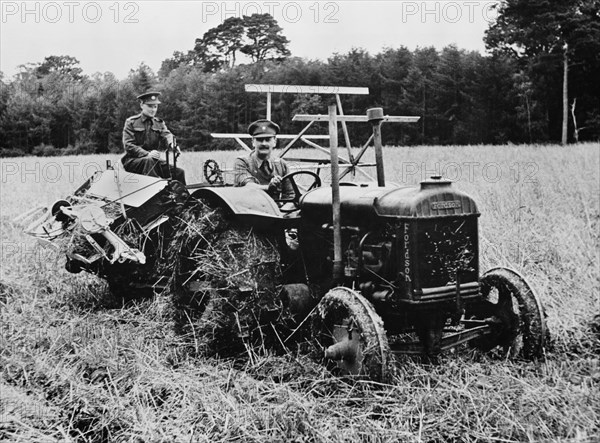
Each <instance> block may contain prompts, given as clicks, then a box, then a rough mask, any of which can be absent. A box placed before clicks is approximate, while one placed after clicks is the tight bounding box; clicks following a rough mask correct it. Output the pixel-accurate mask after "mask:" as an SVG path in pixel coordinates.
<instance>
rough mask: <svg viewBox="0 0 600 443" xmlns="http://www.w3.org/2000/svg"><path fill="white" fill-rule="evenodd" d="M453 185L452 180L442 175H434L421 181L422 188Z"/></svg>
mask: <svg viewBox="0 0 600 443" xmlns="http://www.w3.org/2000/svg"><path fill="white" fill-rule="evenodd" d="M451 185H452V181H450V180H448V179H445V178H444V177H442V176H441V175H432V176H431V177H429V178H428V179H427V180H423V181H422V182H421V189H432V188H442V187H450V186H451Z"/></svg>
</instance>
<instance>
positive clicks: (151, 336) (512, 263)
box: [0, 144, 600, 442]
mask: <svg viewBox="0 0 600 443" xmlns="http://www.w3.org/2000/svg"><path fill="white" fill-rule="evenodd" d="M309 153H310V154H312V155H315V156H316V154H315V151H314V150H310V151H308V150H307V151H295V152H294V153H293V156H294V157H302V156H306V155H308V154H309ZM237 154H239V152H215V153H184V154H183V155H182V157H181V160H180V165H181V166H182V167H184V168H185V169H186V171H187V176H188V182H199V181H202V164H203V162H204V161H205V160H206V159H208V158H213V159H215V160H217V162H219V163H220V164H221V165H222V167H223V168H226V167H227V165H231V164H232V160H233V159H234V158H235V156H236V155H237ZM384 157H385V165H386V167H385V172H386V178H387V179H388V180H390V181H394V182H396V183H398V184H400V185H411V184H415V183H418V182H419V181H420V180H422V179H424V178H426V177H427V176H428V175H432V174H437V173H442V174H443V175H445V176H447V177H448V178H450V179H453V180H455V184H454V186H456V187H458V188H459V189H461V190H463V191H465V192H467V193H468V194H470V195H472V196H473V197H474V199H475V200H476V201H477V202H478V205H479V210H480V212H481V213H482V215H481V217H480V255H481V263H480V268H481V269H482V270H486V269H488V268H490V267H492V266H508V267H511V268H514V269H516V270H518V271H520V272H522V273H523V274H524V275H525V276H526V277H527V278H528V280H529V282H530V284H531V285H532V286H533V287H534V289H535V290H536V291H537V293H538V294H539V295H540V297H541V299H542V302H543V304H544V306H545V308H546V311H547V314H548V318H547V322H548V326H549V328H550V330H551V333H552V344H551V346H550V347H549V349H547V351H546V355H545V358H543V359H542V360H540V361H537V362H521V361H506V360H499V359H496V358H492V357H489V356H487V355H482V354H479V353H474V352H472V351H467V350H465V351H462V352H455V353H450V354H447V355H446V356H444V358H443V359H442V361H441V363H440V364H439V365H425V364H422V363H420V362H418V361H416V360H410V359H406V360H403V361H402V362H400V363H399V365H398V371H397V374H396V375H395V376H394V380H393V381H392V383H390V384H389V385H381V384H375V383H369V382H364V381H363V382H355V383H350V382H348V381H345V380H341V379H337V378H335V377H333V376H331V375H330V374H329V373H328V372H326V371H325V370H324V369H323V368H321V367H319V366H316V365H314V364H313V363H312V362H311V361H309V360H308V359H306V358H305V357H303V356H301V355H283V356H269V355H266V356H265V355H258V354H254V353H251V354H250V355H246V356H243V357H244V358H242V359H238V360H237V361H235V362H234V361H231V360H217V359H214V358H207V357H206V356H204V355H202V354H201V353H198V352H195V350H196V349H197V346H196V345H195V343H194V341H193V340H190V339H189V338H185V337H182V336H179V335H177V334H176V332H175V331H174V328H173V324H172V321H171V320H170V317H169V315H168V308H167V307H166V305H167V304H168V296H167V295H164V294H163V295H161V296H157V297H155V298H154V299H152V300H145V301H141V302H138V303H136V304H133V305H128V306H124V307H121V308H108V307H106V306H105V305H104V304H103V303H102V300H103V296H104V294H105V291H106V290H107V288H106V285H105V284H104V283H103V282H102V281H100V280H98V279H96V278H94V277H92V276H88V275H82V274H78V275H73V274H69V273H68V272H67V271H65V270H64V258H63V257H61V256H60V254H57V253H55V252H53V251H52V250H48V249H43V248H41V247H39V246H37V245H36V244H35V241H34V240H33V239H30V238H28V237H26V236H25V235H24V234H22V233H21V231H20V229H19V228H18V227H17V226H15V224H14V223H12V219H13V218H14V217H15V216H17V215H19V214H20V213H22V212H24V211H26V210H28V209H30V208H32V207H33V206H34V205H36V204H51V203H53V202H54V201H56V200H57V199H59V198H61V197H64V196H65V195H67V194H69V193H70V192H71V191H73V190H74V189H75V188H76V187H78V186H79V185H80V184H81V183H82V182H83V181H84V178H87V177H88V176H89V175H90V174H91V173H92V172H93V171H94V170H96V169H99V168H103V167H104V164H105V160H106V159H111V160H112V161H113V162H114V161H118V158H119V156H115V155H107V156H85V157H60V158H56V157H54V158H47V159H45V158H14V159H3V160H2V161H1V162H0V167H1V177H0V180H1V182H0V186H1V188H0V201H1V209H2V211H1V218H0V221H1V274H0V277H1V281H2V285H1V286H0V310H1V311H0V315H1V321H0V328H1V331H2V332H1V336H0V440H7V441H23V442H30V441H36V442H37V441H48V442H51V441H135V442H141V441H148V442H157V441H165V442H170V441H178V442H179V441H193V442H196V441H198V442H203V441H206V442H213V441H257V442H258V441H261V442H262V441H282V442H283V441H286V442H287V441H298V442H301V441H324V442H325V441H327V442H342V441H440V442H442V441H502V442H522V441H540V442H541V441H544V442H546V441H573V442H588V441H589V442H592V441H599V440H600V319H599V318H598V317H597V316H598V315H599V314H600V271H599V250H600V204H599V203H600V202H599V199H600V197H599V196H600V172H599V171H600V146H599V145H598V144H580V145H576V146H569V147H566V148H563V147H560V146H542V145H530V146H454V147H441V146H440V147H414V148H407V147H387V148H386V149H385V150H384ZM366 160H367V161H369V159H368V158H367V159H366ZM372 172H373V173H374V171H372ZM226 178H227V175H226ZM357 179H360V177H359V176H357ZM196 340H201V337H200V338H198V337H196Z"/></svg>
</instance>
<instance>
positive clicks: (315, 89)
mask: <svg viewBox="0 0 600 443" xmlns="http://www.w3.org/2000/svg"><path fill="white" fill-rule="evenodd" d="M244 88H245V90H246V92H260V93H263V94H265V93H268V92H280V93H283V94H356V95H368V94H369V88H362V87H350V86H309V85H257V84H251V85H245V86H244Z"/></svg>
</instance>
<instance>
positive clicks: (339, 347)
mask: <svg viewBox="0 0 600 443" xmlns="http://www.w3.org/2000/svg"><path fill="white" fill-rule="evenodd" d="M312 329H313V336H314V337H316V339H317V341H318V345H320V347H321V348H322V351H323V354H321V355H324V359H325V364H326V366H328V367H329V368H330V369H331V370H332V372H334V373H336V374H339V375H344V376H356V377H360V378H368V379H371V380H374V381H386V380H388V379H389V377H390V376H391V373H392V368H393V358H392V355H391V353H390V347H389V344H388V340H387V336H386V333H385V329H384V328H383V321H382V320H381V317H379V315H378V314H377V313H376V312H375V309H374V308H373V305H371V303H370V302H369V301H367V299H365V298H364V297H363V296H362V295H360V294H359V293H357V292H355V291H353V290H351V289H348V288H344V287H338V288H334V289H332V290H331V291H329V292H328V293H327V294H326V295H325V296H324V297H323V298H322V299H321V301H320V302H319V305H318V306H317V309H316V313H315V314H314V317H313V321H312Z"/></svg>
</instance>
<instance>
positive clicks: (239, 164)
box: [233, 151, 294, 198]
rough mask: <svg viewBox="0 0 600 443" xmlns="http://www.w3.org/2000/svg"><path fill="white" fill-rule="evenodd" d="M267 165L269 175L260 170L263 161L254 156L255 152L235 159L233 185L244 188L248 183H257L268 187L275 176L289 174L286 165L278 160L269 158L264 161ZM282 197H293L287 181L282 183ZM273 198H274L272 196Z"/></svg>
mask: <svg viewBox="0 0 600 443" xmlns="http://www.w3.org/2000/svg"><path fill="white" fill-rule="evenodd" d="M264 161H266V162H268V163H269V169H270V170H271V173H270V174H269V173H267V172H265V170H264V169H263V168H261V166H262V164H263V160H260V159H259V158H258V157H257V156H256V152H255V151H252V152H251V153H250V154H249V155H246V156H244V157H238V158H236V159H235V162H234V164H233V169H234V174H235V176H234V179H233V180H234V184H235V185H236V186H244V185H246V184H248V183H257V184H259V185H268V184H269V183H270V181H271V179H272V178H273V176H275V175H279V176H280V177H283V176H285V175H287V174H288V173H289V168H288V165H287V163H286V162H285V161H284V160H282V159H280V158H270V159H269V160H264ZM282 186H283V189H282V197H283V198H291V197H292V196H293V195H294V191H293V190H292V188H291V185H290V183H289V181H287V180H286V181H285V182H284V183H282ZM273 197H275V196H273Z"/></svg>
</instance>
